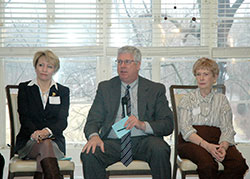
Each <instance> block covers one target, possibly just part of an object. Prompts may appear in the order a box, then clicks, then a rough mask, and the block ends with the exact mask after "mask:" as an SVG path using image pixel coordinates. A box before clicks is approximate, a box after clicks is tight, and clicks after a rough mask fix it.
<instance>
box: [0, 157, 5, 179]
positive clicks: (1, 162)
mask: <svg viewBox="0 0 250 179" xmlns="http://www.w3.org/2000/svg"><path fill="white" fill-rule="evenodd" d="M4 163H5V162H4V158H3V156H2V154H1V153H0V179H3V168H4Z"/></svg>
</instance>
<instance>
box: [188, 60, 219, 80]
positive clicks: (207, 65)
mask: <svg viewBox="0 0 250 179" xmlns="http://www.w3.org/2000/svg"><path fill="white" fill-rule="evenodd" d="M199 69H206V70H209V71H211V72H212V73H213V76H216V75H219V66H218V64H217V63H216V62H215V61H214V60H211V59H209V58H205V57H202V58H200V59H198V60H197V61H196V62H195V63H194V65H193V74H194V76H196V71H197V70H199Z"/></svg>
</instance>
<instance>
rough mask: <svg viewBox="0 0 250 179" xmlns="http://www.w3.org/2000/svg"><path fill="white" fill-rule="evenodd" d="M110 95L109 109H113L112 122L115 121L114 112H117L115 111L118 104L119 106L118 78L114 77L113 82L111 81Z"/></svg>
mask: <svg viewBox="0 0 250 179" xmlns="http://www.w3.org/2000/svg"><path fill="white" fill-rule="evenodd" d="M110 96H111V101H110V105H111V106H110V107H111V108H110V109H111V110H114V111H113V114H114V116H113V118H112V122H114V121H115V118H116V114H117V111H118V109H119V106H120V97H121V81H120V79H119V77H118V78H116V79H115V80H114V81H113V83H112V88H111V90H110Z"/></svg>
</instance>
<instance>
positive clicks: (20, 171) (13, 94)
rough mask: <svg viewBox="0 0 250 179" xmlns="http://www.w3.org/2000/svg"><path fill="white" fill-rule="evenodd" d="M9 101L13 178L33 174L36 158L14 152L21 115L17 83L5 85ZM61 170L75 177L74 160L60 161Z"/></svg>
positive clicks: (10, 163) (71, 178)
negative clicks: (18, 105)
mask: <svg viewBox="0 0 250 179" xmlns="http://www.w3.org/2000/svg"><path fill="white" fill-rule="evenodd" d="M5 89H6V95H7V102H8V108H9V118H10V132H11V133H10V138H11V145H10V162H9V179H13V178H14V177H17V176H33V175H34V173H35V171H36V161H35V160H22V159H20V158H18V155H17V154H15V153H14V146H15V143H16V135H17V133H18V132H19V129H20V123H19V116H18V112H17V92H18V86H17V85H7V86H6V87H5ZM58 163H59V168H60V172H61V174H62V175H68V176H70V179H73V178H74V169H75V165H74V162H73V161H68V160H60V161H58Z"/></svg>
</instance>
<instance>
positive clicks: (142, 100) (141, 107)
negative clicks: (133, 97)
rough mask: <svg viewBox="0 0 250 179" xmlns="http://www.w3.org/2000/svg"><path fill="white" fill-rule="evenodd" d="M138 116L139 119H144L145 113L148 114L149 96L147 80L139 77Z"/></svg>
mask: <svg viewBox="0 0 250 179" xmlns="http://www.w3.org/2000/svg"><path fill="white" fill-rule="evenodd" d="M137 93H138V94H137V96H138V116H139V119H142V118H143V116H144V114H145V112H146V105H147V103H146V102H147V100H146V99H147V96H148V95H149V94H148V86H147V85H146V83H145V80H144V79H143V78H142V77H140V76H139V80H138V91H137Z"/></svg>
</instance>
